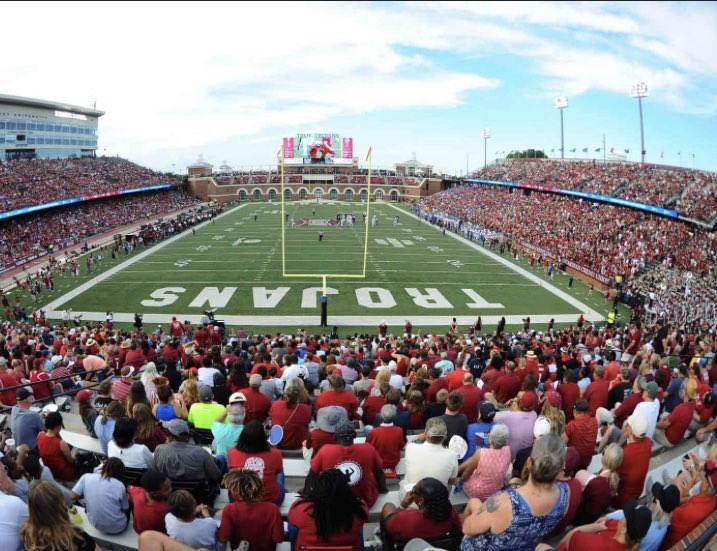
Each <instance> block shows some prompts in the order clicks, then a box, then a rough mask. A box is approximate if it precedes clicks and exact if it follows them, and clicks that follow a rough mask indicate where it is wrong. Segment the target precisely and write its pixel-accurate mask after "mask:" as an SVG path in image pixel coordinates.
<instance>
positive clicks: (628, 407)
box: [612, 377, 647, 428]
mask: <svg viewBox="0 0 717 551" xmlns="http://www.w3.org/2000/svg"><path fill="white" fill-rule="evenodd" d="M646 388H647V380H646V379H645V377H637V378H636V379H635V382H634V383H633V386H632V394H630V395H629V396H628V397H627V398H625V400H624V401H623V402H622V403H621V404H620V405H619V406H617V407H616V408H615V409H614V410H613V412H612V413H613V414H614V415H615V425H616V426H617V427H618V428H622V424H623V423H624V422H625V420H626V419H627V418H628V417H629V416H630V415H632V412H633V411H635V408H636V407H637V404H639V403H640V402H642V393H643V392H644V391H645V389H646Z"/></svg>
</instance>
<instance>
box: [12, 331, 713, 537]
mask: <svg viewBox="0 0 717 551" xmlns="http://www.w3.org/2000/svg"><path fill="white" fill-rule="evenodd" d="M396 329H398V328H396ZM2 330H3V333H4V337H3V338H1V339H0V382H2V385H3V386H2V388H3V390H2V391H0V405H2V407H4V408H12V409H11V416H10V423H9V427H10V429H11V433H9V434H4V435H3V436H2V441H1V443H0V450H1V451H2V452H3V454H4V456H3V457H2V459H1V460H0V461H1V462H2V464H3V467H4V468H3V469H0V491H1V493H0V505H1V506H2V510H3V513H4V514H3V519H2V522H0V541H3V545H4V548H5V549H12V550H15V549H22V548H23V546H24V548H26V549H32V550H36V549H43V550H44V549H58V547H57V543H56V542H61V546H62V547H61V548H62V549H71V550H74V549H93V548H94V545H95V544H94V541H93V540H92V538H91V537H90V535H88V533H87V532H91V533H92V534H100V535H101V537H100V538H99V539H100V540H102V537H104V538H107V539H109V540H110V541H111V540H112V538H113V537H114V535H117V534H124V533H127V531H130V532H132V530H133V531H134V532H136V533H137V534H140V536H139V548H140V549H148V550H149V549H187V548H200V547H201V548H205V549H215V548H216V545H217V543H219V544H220V546H223V544H224V542H229V543H230V545H231V548H232V549H236V548H237V547H238V546H239V543H240V542H242V541H246V542H247V543H248V544H249V549H251V550H253V549H260V550H264V549H266V550H270V549H275V547H276V544H277V543H279V542H282V541H285V539H289V540H291V541H292V542H293V544H294V545H295V546H296V548H298V549H302V548H305V547H314V546H319V547H321V546H333V547H334V548H335V547H336V546H346V548H353V549H356V550H360V549H362V548H363V545H364V543H363V542H364V535H363V526H364V525H365V524H366V523H368V522H369V517H373V518H377V519H378V527H377V530H376V531H375V539H376V540H377V541H378V540H380V542H381V544H382V546H383V549H384V550H386V551H387V550H389V549H398V548H401V546H402V545H403V544H405V543H406V541H407V540H410V539H412V538H415V537H419V538H422V539H424V540H428V541H430V542H434V546H435V547H438V546H439V544H437V543H435V542H437V541H440V542H442V546H443V545H444V546H445V548H446V549H455V548H457V547H458V546H460V547H461V548H462V549H463V550H472V549H476V550H477V549H491V550H492V549H495V550H498V549H505V550H514V549H517V550H531V551H532V550H533V549H536V548H540V549H550V548H557V549H559V550H561V551H562V550H568V551H570V550H573V549H584V548H587V547H589V546H605V547H606V548H608V549H625V550H627V549H629V550H632V551H636V550H637V549H638V548H639V549H649V550H655V551H656V550H659V549H662V550H666V549H670V548H671V547H672V546H673V545H675V544H676V543H678V542H679V541H680V540H681V539H682V538H683V537H684V536H686V535H687V534H688V533H689V532H690V531H691V530H693V529H694V528H695V527H697V526H698V525H700V523H702V522H703V521H704V520H705V519H706V518H707V517H708V516H709V515H711V514H712V513H713V511H714V510H715V507H716V506H717V443H715V442H714V440H713V431H714V430H715V428H717V422H716V421H713V418H714V395H713V389H714V388H715V387H714V385H717V355H716V354H715V352H717V340H715V338H714V335H713V333H712V332H708V331H705V330H703V329H702V328H698V329H697V330H696V331H691V329H690V328H689V327H687V326H684V325H681V324H673V323H671V322H670V321H669V320H660V321H659V322H658V323H655V324H650V325H642V324H641V323H640V321H639V320H635V323H632V324H629V325H627V326H625V327H600V328H598V327H595V326H592V325H591V324H589V323H584V322H580V321H579V322H578V324H577V325H570V326H567V327H563V328H560V329H551V330H550V331H548V332H546V333H543V332H536V331H531V330H530V328H529V327H526V328H525V329H524V330H522V331H519V332H515V333H511V334H508V333H505V332H504V329H503V327H500V326H499V327H498V328H497V329H496V330H495V331H491V330H490V329H488V328H486V327H483V326H482V325H481V326H480V327H479V326H478V324H476V325H475V326H473V327H470V328H467V329H466V330H465V331H464V332H460V331H458V330H457V328H455V327H451V330H450V331H449V332H447V334H446V335H444V336H440V335H426V336H422V335H421V334H420V332H419V333H413V332H412V331H413V327H412V326H410V325H408V323H407V326H406V327H404V328H403V330H402V331H399V333H400V335H399V336H394V335H392V334H390V333H389V330H388V327H386V325H385V324H382V325H381V326H380V327H379V328H378V332H377V334H375V335H371V336H369V335H353V336H350V337H348V338H346V339H340V338H336V335H334V337H322V336H319V335H310V334H306V333H303V332H300V333H299V334H297V335H286V336H282V335H280V334H277V335H276V336H271V335H269V334H268V333H267V334H265V335H258V336H251V337H250V336H248V335H247V334H246V333H245V332H244V331H243V330H241V329H240V330H237V331H236V333H233V332H230V333H229V334H224V332H223V330H222V327H220V326H219V325H218V324H214V323H213V322H212V320H211V318H208V319H206V320H203V321H202V323H200V324H199V325H197V326H196V327H195V326H193V325H192V324H190V323H189V322H184V323H183V322H181V321H179V320H177V319H176V318H174V319H173V320H172V321H171V322H170V323H169V324H168V325H165V326H160V327H159V328H158V329H157V330H156V331H153V332H151V333H150V332H145V331H144V330H143V328H142V327H141V323H140V324H137V325H136V330H135V331H127V330H117V329H114V328H112V326H111V323H108V324H99V325H96V326H83V325H81V324H80V323H79V322H77V323H75V324H71V323H65V324H62V325H59V326H58V325H55V326H51V325H44V324H42V323H40V324H38V325H35V326H32V325H25V324H22V323H17V322H10V321H6V322H4V323H3V324H2ZM95 378H97V379H98V380H100V381H101V382H100V383H99V385H96V384H95V383H94V380H95ZM27 382H34V383H36V384H35V385H33V392H34V394H32V393H30V392H29V391H28V390H27V387H26V386H18V385H23V384H24V383H27ZM61 389H64V390H65V391H67V392H69V393H70V394H75V400H76V401H77V402H78V405H79V414H78V415H79V417H80V418H81V421H82V423H83V424H84V426H85V427H86V429H87V432H88V434H90V435H91V436H92V437H93V438H97V439H98V441H99V442H98V443H99V445H100V446H101V449H102V451H103V454H100V455H105V456H106V458H105V457H103V458H102V460H101V461H100V462H97V461H93V457H92V456H91V455H90V454H88V453H86V452H83V451H81V450H78V449H74V450H73V449H71V448H70V446H69V445H68V443H67V441H66V440H65V438H63V437H62V436H61V434H60V433H61V430H62V429H63V426H64V423H63V417H64V418H67V416H68V415H73V414H68V413H65V414H63V413H61V412H59V411H53V408H52V406H50V407H49V408H47V409H43V410H42V411H41V412H40V413H38V412H36V411H33V409H32V407H31V406H32V405H33V403H37V404H39V405H42V404H44V403H47V402H48V401H49V399H50V397H51V395H52V393H54V392H58V391H59V390H61ZM55 409H56V408H55ZM6 411H7V409H6ZM356 423H358V429H357V427H356ZM272 425H273V426H276V425H278V426H280V427H282V430H281V431H280V432H281V434H280V435H279V436H278V437H277V436H276V435H273V436H272V435H269V434H268V431H267V429H268V427H269V426H272ZM362 427H363V429H362ZM362 430H363V434H365V435H366V437H365V441H364V440H359V436H361V437H363V434H362ZM357 431H358V432H357ZM273 432H274V431H273V430H272V431H271V433H273ZM64 434H66V436H68V438H69V436H70V434H68V433H64ZM693 435H694V437H696V439H697V440H698V441H701V442H702V441H704V442H705V444H704V445H702V446H700V447H697V445H696V444H694V445H693V446H692V448H690V450H691V451H690V453H688V454H686V455H685V456H684V458H683V459H681V461H682V464H681V470H680V472H679V473H676V472H675V473H672V475H675V474H676V477H675V476H672V475H671V476H669V477H664V478H667V479H665V480H652V481H651V482H650V484H648V485H647V487H646V480H648V470H649V468H650V458H651V456H652V455H653V454H654V453H658V452H659V451H660V450H665V449H669V448H673V447H678V446H683V445H686V444H690V441H689V439H692V438H693ZM267 436H269V438H268V440H269V441H270V442H271V444H270V443H269V442H268V440H267ZM456 436H457V437H460V438H454V437H456ZM461 443H463V444H464V447H462V446H461ZM202 445H205V446H210V447H211V453H208V452H207V451H206V450H205V449H203V448H202ZM446 446H447V447H446ZM291 450H298V451H297V452H296V453H300V455H299V456H298V457H301V456H302V455H303V457H304V459H305V460H306V462H307V463H306V467H301V468H299V472H300V477H301V480H302V481H303V482H302V484H301V486H303V490H302V491H301V493H300V495H299V496H295V495H293V494H291V493H288V490H287V486H288V485H289V481H290V478H291V477H292V476H296V475H295V474H294V475H292V474H291V470H292V469H291V468H290V463H291V461H292V460H291V459H290V454H291V453H294V452H291ZM595 456H597V457H595ZM596 460H597V461H596ZM300 461H303V460H300ZM677 461H680V456H678V457H677ZM96 463H98V464H96ZM586 469H590V471H588V470H586ZM307 470H308V474H306V473H307ZM304 476H305V480H304ZM394 477H395V478H396V480H395V483H396V484H397V485H398V488H399V489H398V491H394V492H390V493H388V492H389V490H388V484H389V482H390V483H392V484H393V482H391V481H392V478H394ZM221 488H223V489H226V491H227V492H228V493H229V494H230V495H231V501H223V502H222V505H223V506H216V507H215V502H217V499H216V498H217V495H221ZM643 489H645V491H644V492H643ZM382 494H385V495H386V496H390V497H388V501H385V502H384V504H383V506H382V507H380V508H379V510H378V511H375V510H374V509H373V508H374V505H375V504H376V503H377V502H378V500H379V497H380V496H381V495H382ZM643 494H644V495H643ZM640 499H641V500H642V501H638V500H640ZM76 503H79V504H81V505H77V507H80V506H81V507H83V511H84V514H85V516H86V521H85V522H86V523H89V524H83V523H77V522H76V521H72V520H71V518H73V517H75V516H76V515H77V514H76V513H74V509H71V511H73V514H72V515H71V514H70V513H68V509H67V506H68V505H70V507H73V508H74V507H75V505H73V504H76ZM454 504H459V505H461V506H465V508H464V510H463V512H462V513H459V511H458V510H457V508H456V507H455V505H454ZM130 511H131V513H130ZM282 517H284V518H286V519H287V521H288V523H289V524H288V530H287V531H286V532H285V529H284V526H283V524H282ZM80 518H82V516H80ZM50 519H51V520H52V522H49V520H50ZM83 529H84V530H83ZM134 532H132V533H134ZM163 534H166V535H167V536H168V537H167V536H165V535H163ZM172 540H173V541H172ZM135 541H136V540H135ZM541 542H544V543H543V544H542V545H541ZM180 544H181V545H180ZM424 544H425V542H424ZM182 545H186V546H189V547H182ZM396 545H398V546H399V547H395V546H396ZM538 545H541V547H537V546H538ZM426 547H428V544H425V545H423V547H421V546H420V545H419V547H417V548H418V549H424V548H426ZM221 548H223V547H221Z"/></svg>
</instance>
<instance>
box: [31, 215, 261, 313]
mask: <svg viewBox="0 0 717 551" xmlns="http://www.w3.org/2000/svg"><path fill="white" fill-rule="evenodd" d="M248 204H250V203H244V204H243V205H239V206H238V207H234V208H233V209H231V210H228V211H226V212H223V213H222V214H220V215H219V216H217V217H216V218H215V220H218V219H219V218H223V217H224V216H226V215H227V214H229V213H232V212H234V211H236V210H238V209H240V208H242V207H244V206H246V205H248ZM211 223H212V221H211V220H207V221H206V222H202V223H201V224H199V225H198V226H193V227H192V228H188V229H186V230H184V231H183V232H182V233H178V234H177V235H175V236H173V237H170V238H169V239H166V240H165V241H162V242H161V243H157V244H156V245H154V246H153V247H150V248H149V249H147V250H146V251H142V252H141V253H139V254H138V255H137V256H133V257H132V258H129V259H127V260H125V261H124V262H122V263H121V264H117V266H115V267H113V268H110V269H109V270H107V271H105V272H102V273H101V274H100V275H98V276H97V277H93V278H92V279H91V280H89V281H86V282H85V283H83V284H82V285H80V286H79V287H76V288H75V289H73V290H72V291H70V292H69V293H66V294H64V295H62V296H61V297H58V298H56V299H55V300H53V301H52V302H49V303H48V304H46V305H45V306H44V307H43V308H42V309H43V310H46V311H47V315H48V317H50V318H55V317H57V318H62V312H56V310H57V309H58V308H59V307H60V306H62V305H63V304H65V303H66V302H69V301H70V300H72V299H73V298H75V297H77V296H79V295H81V294H82V293H84V292H85V291H87V290H89V289H92V287H94V286H95V285H97V284H98V283H101V282H103V281H104V280H106V279H107V278H109V277H112V276H113V275H115V274H116V273H118V272H120V271H122V270H124V269H125V268H126V267H128V266H132V265H133V264H136V263H137V262H139V261H140V260H143V259H144V258H147V257H148V256H149V255H151V254H153V253H154V252H156V251H158V250H160V249H163V248H164V247H166V246H167V245H171V244H172V243H174V242H175V241H177V240H178V239H181V238H182V237H184V236H185V235H189V234H190V233H191V232H192V229H195V230H196V229H198V228H202V227H204V226H206V225H207V224H211ZM52 314H57V315H52ZM88 319H91V318H88ZM104 319H105V318H101V320H104ZM101 320H99V321H101ZM96 321H97V320H96Z"/></svg>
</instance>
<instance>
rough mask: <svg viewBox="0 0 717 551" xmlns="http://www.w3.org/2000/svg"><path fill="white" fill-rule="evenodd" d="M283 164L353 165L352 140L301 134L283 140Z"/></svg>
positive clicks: (326, 134)
mask: <svg viewBox="0 0 717 551" xmlns="http://www.w3.org/2000/svg"><path fill="white" fill-rule="evenodd" d="M283 152H284V164H286V165H302V164H334V165H351V164H353V153H354V140H353V138H342V137H341V135H340V134H330V133H320V132H316V133H303V134H297V135H296V136H293V137H290V138H284V149H283Z"/></svg>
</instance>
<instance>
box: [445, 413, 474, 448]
mask: <svg viewBox="0 0 717 551" xmlns="http://www.w3.org/2000/svg"><path fill="white" fill-rule="evenodd" d="M439 419H443V421H445V423H446V427H447V428H448V435H447V436H446V439H445V440H444V441H443V445H444V446H447V445H448V442H450V441H451V438H453V436H455V435H458V436H460V437H461V438H463V440H465V439H466V430H467V429H468V418H467V417H466V416H465V415H463V414H462V413H459V414H457V415H446V414H444V415H441V416H440V417H439Z"/></svg>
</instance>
